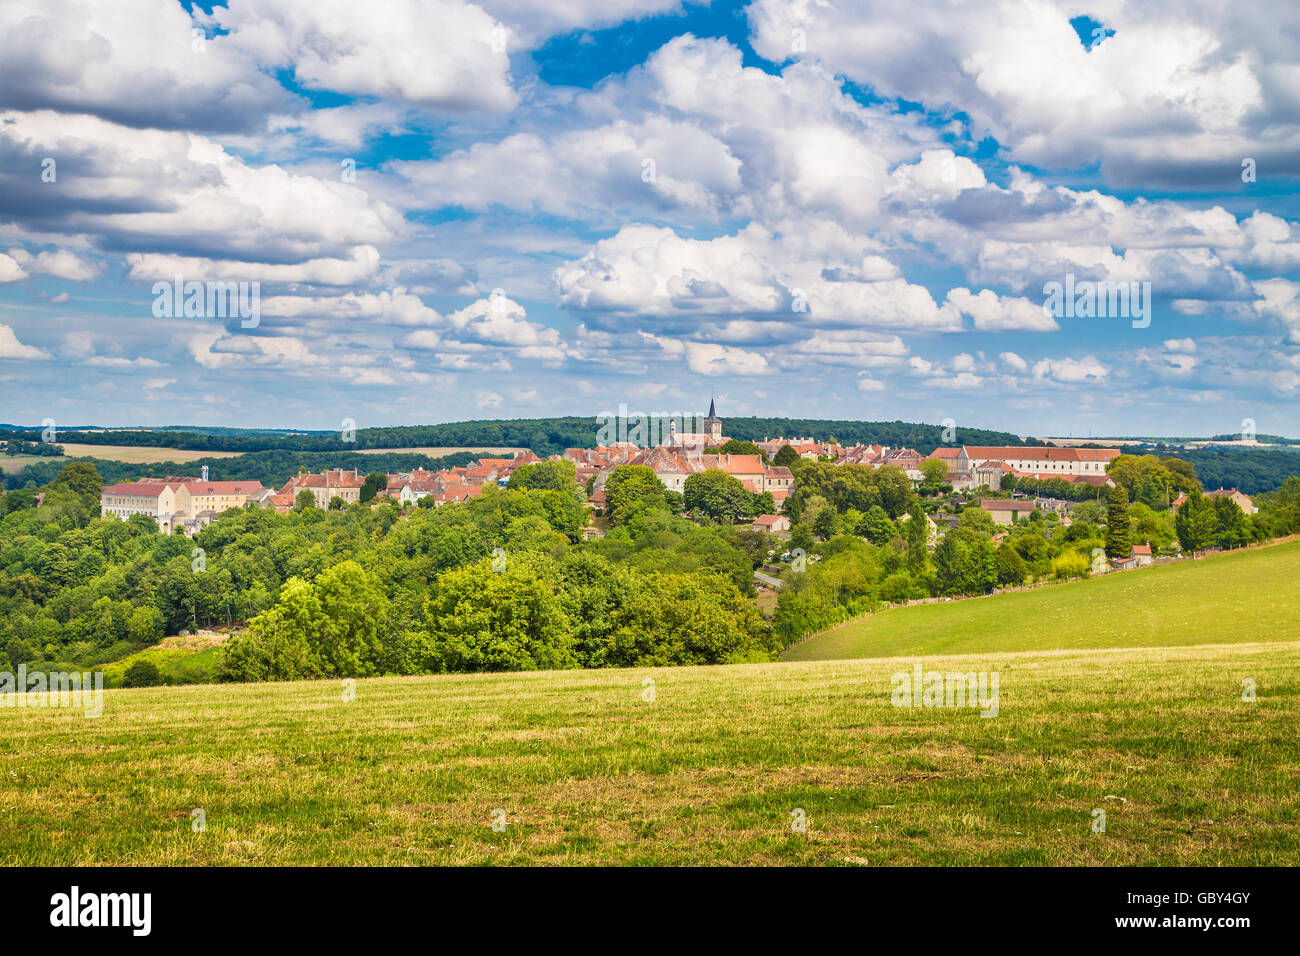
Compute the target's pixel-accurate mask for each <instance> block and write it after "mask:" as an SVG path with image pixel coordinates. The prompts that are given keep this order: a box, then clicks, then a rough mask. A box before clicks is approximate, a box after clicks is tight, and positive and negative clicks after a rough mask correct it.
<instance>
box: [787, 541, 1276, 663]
mask: <svg viewBox="0 0 1300 956" xmlns="http://www.w3.org/2000/svg"><path fill="white" fill-rule="evenodd" d="M1297 581H1300V541H1290V542H1287V543H1285V544H1279V545H1273V546H1270V547H1263V548H1257V549H1253V550H1250V551H1238V552H1232V553H1226V554H1219V555H1213V556H1210V557H1207V558H1202V559H1201V560H1199V561H1183V562H1178V563H1176V564H1170V565H1164V566H1161V567H1151V568H1139V569H1137V570H1135V571H1125V572H1121V573H1117V574H1107V575H1105V576H1103V577H1098V578H1090V579H1087V580H1083V581H1074V582H1071V583H1068V584H1058V585H1052V586H1050V587H1044V588H1039V589H1037V590H1033V591H1016V592H1012V593H1009V594H995V595H992V596H989V597H983V598H974V599H969V600H958V601H948V602H941V603H938V604H918V605H913V606H911V607H901V608H891V609H889V610H886V611H882V612H881V613H879V614H872V615H868V616H867V617H864V618H860V619H858V620H856V621H852V622H849V623H847V624H843V625H840V626H839V627H836V628H832V629H831V630H828V631H823V632H822V633H820V634H816V635H814V636H813V637H810V638H809V639H808V640H806V641H803V642H801V643H799V644H796V645H794V646H793V647H791V648H789V649H788V650H787V651H786V652H785V659H786V660H838V659H845V658H856V657H892V656H897V655H905V654H974V653H982V652H988V651H1031V650H1056V649H1067V648H1107V647H1166V646H1171V645H1179V644H1227V643H1236V642H1247V641H1275V640H1293V639H1294V638H1295V637H1296V625H1297V624H1300V587H1297V586H1296V582H1297Z"/></svg>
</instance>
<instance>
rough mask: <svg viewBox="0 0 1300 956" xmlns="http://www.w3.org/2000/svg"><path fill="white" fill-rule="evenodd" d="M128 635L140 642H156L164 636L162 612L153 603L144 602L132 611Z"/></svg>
mask: <svg viewBox="0 0 1300 956" xmlns="http://www.w3.org/2000/svg"><path fill="white" fill-rule="evenodd" d="M126 633H127V637H129V638H130V639H131V640H132V641H135V642H136V643H139V644H156V643H158V642H159V641H161V640H162V638H163V616H162V613H161V612H160V611H159V610H158V609H157V608H156V607H153V606H152V605H149V604H142V605H140V606H139V607H137V608H136V609H135V610H133V611H132V612H131V621H130V623H129V624H128V625H127V629H126Z"/></svg>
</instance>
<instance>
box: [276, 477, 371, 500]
mask: <svg viewBox="0 0 1300 956" xmlns="http://www.w3.org/2000/svg"><path fill="white" fill-rule="evenodd" d="M365 483H366V479H365V476H364V475H359V474H357V471H356V469H355V468H354V469H352V470H351V471H344V470H343V469H342V468H334V469H332V470H330V471H326V472H322V473H321V474H318V475H316V474H310V473H303V474H298V475H294V476H293V477H292V478H290V479H289V480H288V481H287V482H285V483H284V485H283V486H282V487H281V488H280V494H282V495H288V496H289V497H290V498H292V499H294V500H295V501H296V500H297V498H298V495H299V494H301V493H302V492H304V491H310V492H311V493H312V496H313V497H314V498H315V499H316V507H317V508H322V509H323V508H328V507H329V504H330V499H331V498H341V499H343V503H344V504H349V505H350V504H354V503H355V502H358V501H360V500H361V487H362V486H363V485H364V484H365Z"/></svg>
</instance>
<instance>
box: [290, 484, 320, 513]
mask: <svg viewBox="0 0 1300 956" xmlns="http://www.w3.org/2000/svg"><path fill="white" fill-rule="evenodd" d="M315 507H316V496H315V495H314V494H312V493H311V491H309V490H308V489H306V488H304V489H303V490H302V491H300V492H298V494H296V495H294V498H293V510H294V511H306V510H307V509H308V508H315Z"/></svg>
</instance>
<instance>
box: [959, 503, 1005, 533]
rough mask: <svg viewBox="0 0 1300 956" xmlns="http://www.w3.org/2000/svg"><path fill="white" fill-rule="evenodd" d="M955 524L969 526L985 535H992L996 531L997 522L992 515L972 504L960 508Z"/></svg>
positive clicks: (961, 526)
mask: <svg viewBox="0 0 1300 956" xmlns="http://www.w3.org/2000/svg"><path fill="white" fill-rule="evenodd" d="M957 526H958V527H959V528H969V529H970V530H971V531H975V532H978V533H979V534H982V535H984V536H985V537H992V536H993V534H994V533H995V532H996V531H997V522H995V521H994V520H993V516H992V515H991V514H989V513H988V512H987V511H985V510H984V509H983V508H979V507H976V506H974V505H972V506H970V507H969V508H963V509H962V510H961V515H960V516H959V517H958V518H957Z"/></svg>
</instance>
